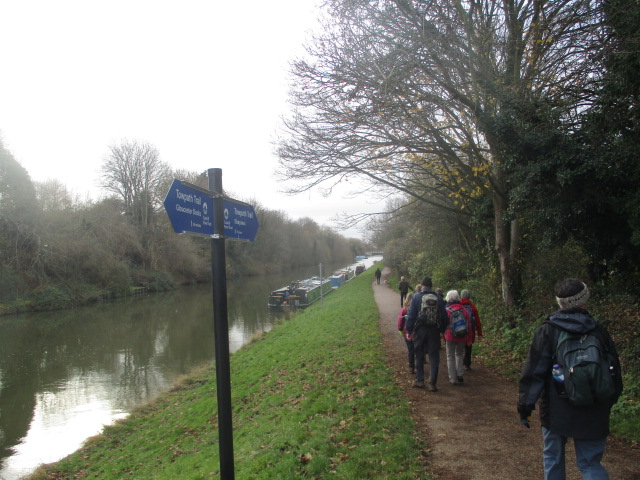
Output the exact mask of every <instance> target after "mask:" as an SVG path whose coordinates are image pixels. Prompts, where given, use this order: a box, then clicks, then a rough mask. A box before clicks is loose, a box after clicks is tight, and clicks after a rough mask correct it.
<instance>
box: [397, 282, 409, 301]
mask: <svg viewBox="0 0 640 480" xmlns="http://www.w3.org/2000/svg"><path fill="white" fill-rule="evenodd" d="M409 288H411V286H410V285H409V282H407V280H406V279H405V278H404V277H400V283H398V290H400V306H401V307H402V306H403V305H404V299H405V297H406V296H407V293H409Z"/></svg>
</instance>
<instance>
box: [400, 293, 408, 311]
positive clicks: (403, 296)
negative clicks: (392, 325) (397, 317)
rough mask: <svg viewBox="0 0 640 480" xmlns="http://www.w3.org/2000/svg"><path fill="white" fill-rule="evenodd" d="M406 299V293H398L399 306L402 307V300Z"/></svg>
mask: <svg viewBox="0 0 640 480" xmlns="http://www.w3.org/2000/svg"><path fill="white" fill-rule="evenodd" d="M405 298H407V292H400V306H401V307H404V299H405Z"/></svg>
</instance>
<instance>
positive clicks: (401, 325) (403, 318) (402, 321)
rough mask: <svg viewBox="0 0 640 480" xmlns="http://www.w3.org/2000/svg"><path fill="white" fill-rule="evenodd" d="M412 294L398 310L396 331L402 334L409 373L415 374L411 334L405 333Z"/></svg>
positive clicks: (414, 356) (414, 355)
mask: <svg viewBox="0 0 640 480" xmlns="http://www.w3.org/2000/svg"><path fill="white" fill-rule="evenodd" d="M412 297H413V292H410V293H409V294H408V295H407V297H406V298H405V300H404V305H403V306H402V308H401V309H400V314H399V315H398V330H399V331H400V332H402V338H404V343H406V344H407V358H408V360H409V373H412V374H413V373H416V349H415V348H414V346H413V339H412V337H411V334H410V333H409V332H408V331H407V314H408V313H409V305H411V298H412Z"/></svg>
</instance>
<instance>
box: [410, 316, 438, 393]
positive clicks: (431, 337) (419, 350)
mask: <svg viewBox="0 0 640 480" xmlns="http://www.w3.org/2000/svg"><path fill="white" fill-rule="evenodd" d="M413 346H414V348H415V352H416V358H418V359H420V360H421V359H423V358H424V355H425V353H426V354H427V355H429V367H430V371H429V383H430V384H431V385H434V386H435V384H436V382H437V381H438V369H439V367H440V332H439V331H438V329H437V328H427V327H420V328H418V329H416V331H415V332H414V340H413ZM416 381H418V382H424V364H423V363H422V361H417V362H416Z"/></svg>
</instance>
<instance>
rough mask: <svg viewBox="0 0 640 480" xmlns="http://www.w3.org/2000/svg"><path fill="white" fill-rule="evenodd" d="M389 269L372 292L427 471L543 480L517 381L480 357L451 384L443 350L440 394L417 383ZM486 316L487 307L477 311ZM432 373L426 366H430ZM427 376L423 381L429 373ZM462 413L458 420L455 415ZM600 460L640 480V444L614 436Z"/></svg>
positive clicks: (535, 436)
mask: <svg viewBox="0 0 640 480" xmlns="http://www.w3.org/2000/svg"><path fill="white" fill-rule="evenodd" d="M389 273H390V272H389V270H388V269H387V268H385V269H384V270H383V272H382V283H381V284H380V285H377V284H376V283H375V281H374V283H373V290H374V295H375V300H376V303H377V304H378V310H379V311H380V330H381V331H382V337H383V344H384V347H385V352H386V354H387V356H388V359H389V364H390V365H391V367H392V370H393V372H394V374H395V379H396V381H397V382H398V384H399V385H400V386H401V387H402V389H403V391H404V393H405V395H406V398H407V402H408V403H409V406H410V408H411V411H412V412H413V416H414V419H415V421H416V424H417V426H418V432H417V433H418V435H419V436H420V437H421V438H422V439H423V440H425V443H426V449H425V451H423V452H422V453H423V456H424V460H425V462H426V469H427V471H428V472H430V473H432V474H433V475H434V478H435V479H436V480H487V479H496V478H499V479H504V480H521V479H525V480H533V479H542V478H543V470H542V434H541V432H540V423H539V421H538V418H537V411H536V412H534V415H533V421H532V423H531V430H527V429H526V428H524V427H522V426H521V425H520V422H519V419H518V414H517V412H516V403H517V398H518V390H517V385H516V384H514V383H513V382H512V381H509V380H507V379H505V378H501V377H500V375H498V374H496V373H495V372H492V371H489V370H488V369H487V368H485V367H484V366H483V365H481V364H480V363H479V362H478V361H477V359H474V360H473V364H472V369H471V370H469V371H467V372H465V376H464V384H462V385H449V382H448V378H447V366H446V358H445V355H444V348H443V349H442V350H441V360H440V370H439V375H438V385H437V386H438V390H439V391H438V392H435V393H430V392H428V391H427V390H423V389H417V388H412V386H411V382H412V380H413V379H414V378H415V376H414V375H411V374H409V372H408V370H407V360H406V357H407V354H406V346H405V343H404V341H403V339H402V336H401V335H399V334H398V331H397V327H396V321H397V317H398V313H399V311H400V294H399V293H397V292H396V291H395V290H393V289H392V288H391V287H390V286H389V285H387V282H386V279H387V277H388V275H389ZM480 314H482V312H480ZM425 370H426V374H427V376H428V365H427V366H426V368H425ZM425 381H426V379H425ZM454 415H455V416H456V417H457V418H456V419H454V418H453V416H454ZM603 465H605V467H606V468H607V470H608V471H609V476H610V478H611V479H612V480H640V449H639V448H637V447H636V448H634V447H631V446H629V445H626V444H624V443H623V442H619V441H614V440H611V439H610V440H609V443H608V445H607V450H606V452H605V457H604V461H603ZM580 479H581V476H580V473H579V471H578V469H577V468H576V466H575V453H574V451H573V443H572V442H571V441H569V442H568V443H567V480H580Z"/></svg>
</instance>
